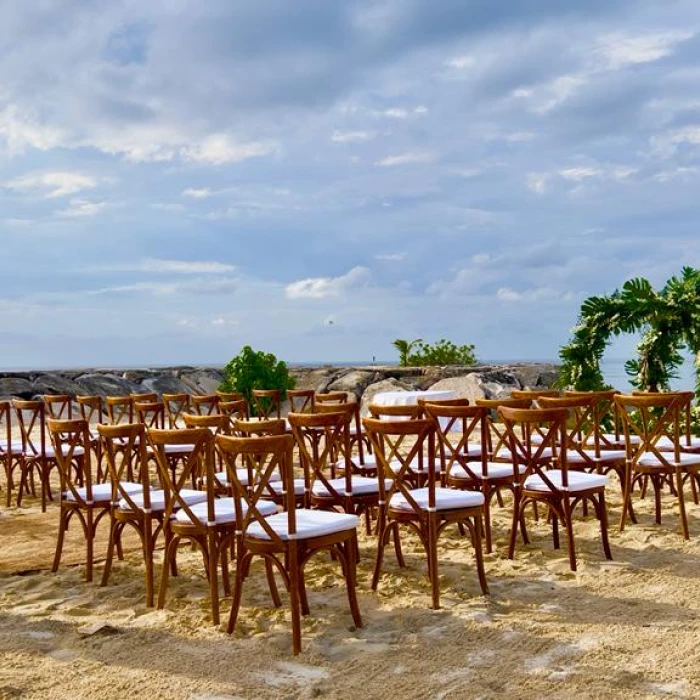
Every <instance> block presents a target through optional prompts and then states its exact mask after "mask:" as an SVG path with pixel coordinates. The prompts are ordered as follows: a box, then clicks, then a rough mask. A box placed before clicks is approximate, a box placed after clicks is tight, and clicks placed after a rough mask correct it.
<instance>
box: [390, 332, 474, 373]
mask: <svg viewBox="0 0 700 700" xmlns="http://www.w3.org/2000/svg"><path fill="white" fill-rule="evenodd" d="M393 344H394V347H395V348H396V349H397V350H399V353H400V358H399V363H400V364H401V365H402V366H404V367H405V366H408V367H427V366H437V365H474V364H476V354H475V353H474V346H473V345H455V344H454V343H453V342H452V341H450V340H445V338H441V339H440V340H438V341H437V342H436V343H433V344H432V345H431V344H430V343H424V342H423V341H422V340H414V341H411V342H410V343H409V342H407V341H405V340H402V339H400V338H399V339H397V340H395V341H394V343H393Z"/></svg>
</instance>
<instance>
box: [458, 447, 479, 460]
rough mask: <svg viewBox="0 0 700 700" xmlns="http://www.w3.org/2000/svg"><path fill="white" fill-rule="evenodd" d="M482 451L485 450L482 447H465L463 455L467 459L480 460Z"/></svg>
mask: <svg viewBox="0 0 700 700" xmlns="http://www.w3.org/2000/svg"><path fill="white" fill-rule="evenodd" d="M482 451H483V450H482V447H481V445H464V449H463V450H462V455H463V456H464V457H466V458H467V459H470V458H471V459H479V458H480V457H481V454H482Z"/></svg>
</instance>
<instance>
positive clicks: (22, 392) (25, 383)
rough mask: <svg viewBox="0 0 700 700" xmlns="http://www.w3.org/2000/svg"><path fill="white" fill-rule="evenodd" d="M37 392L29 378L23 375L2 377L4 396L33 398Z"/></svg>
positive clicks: (1, 390) (1, 385) (0, 384)
mask: <svg viewBox="0 0 700 700" xmlns="http://www.w3.org/2000/svg"><path fill="white" fill-rule="evenodd" d="M35 393H36V392H35V390H34V387H33V385H32V383H31V382H30V381H29V380H28V379H23V378H21V377H5V378H4V379H0V396H2V397H3V398H12V397H15V398H18V399H31V398H32V397H33V396H34V394H35Z"/></svg>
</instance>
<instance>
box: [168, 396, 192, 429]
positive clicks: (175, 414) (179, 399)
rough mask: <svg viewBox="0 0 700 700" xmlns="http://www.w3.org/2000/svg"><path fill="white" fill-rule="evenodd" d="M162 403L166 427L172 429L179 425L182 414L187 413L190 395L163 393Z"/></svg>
mask: <svg viewBox="0 0 700 700" xmlns="http://www.w3.org/2000/svg"><path fill="white" fill-rule="evenodd" d="M163 405H164V406H165V415H166V417H167V419H168V428H170V429H171V430H174V429H175V428H179V427H180V426H181V424H182V414H183V413H189V410H190V395H189V394H163Z"/></svg>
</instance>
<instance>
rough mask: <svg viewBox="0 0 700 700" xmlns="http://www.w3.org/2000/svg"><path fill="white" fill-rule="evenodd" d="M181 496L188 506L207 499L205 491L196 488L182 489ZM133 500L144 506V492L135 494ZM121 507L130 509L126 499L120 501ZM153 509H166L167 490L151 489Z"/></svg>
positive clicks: (137, 504) (141, 506)
mask: <svg viewBox="0 0 700 700" xmlns="http://www.w3.org/2000/svg"><path fill="white" fill-rule="evenodd" d="M180 497H181V498H182V499H183V500H184V501H185V503H187V505H188V506H191V505H194V504H195V503H201V502H202V501H206V500H207V494H206V492H205V491H196V490H195V489H180ZM132 500H133V501H134V505H136V506H137V507H139V508H143V494H141V493H138V494H135V495H134V496H133V498H132ZM119 507H120V508H122V509H123V510H127V509H129V510H130V508H129V504H128V503H127V502H126V499H122V500H121V501H119ZM151 510H165V491H163V490H161V489H158V490H151Z"/></svg>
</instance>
